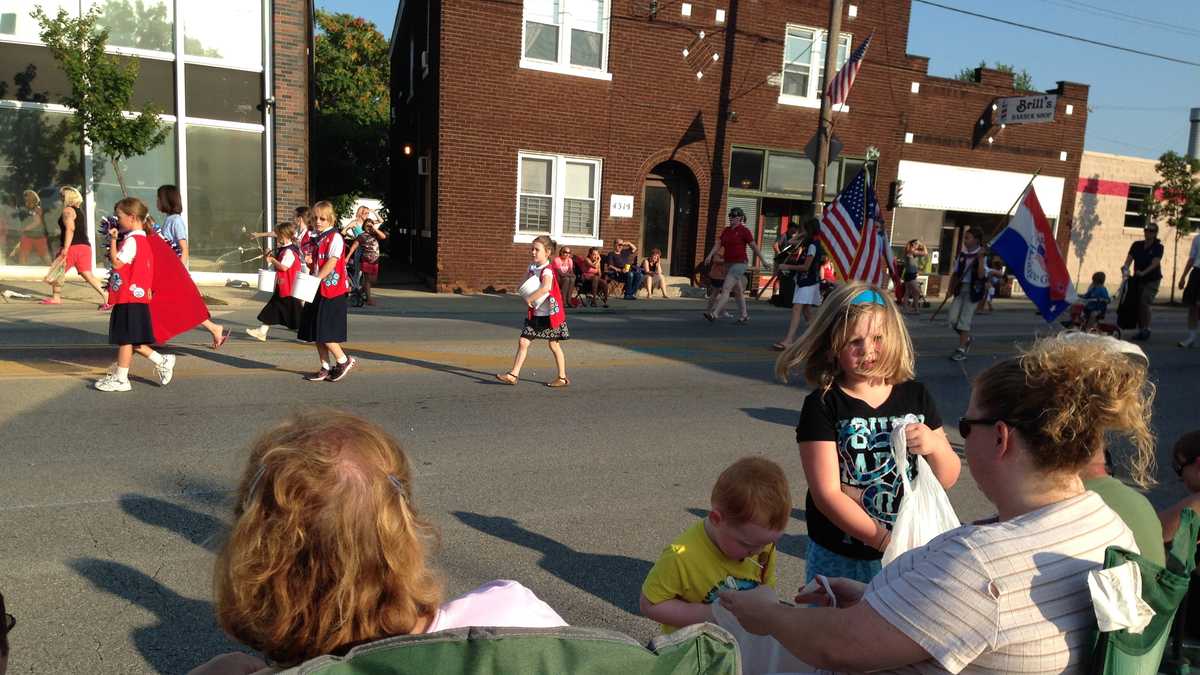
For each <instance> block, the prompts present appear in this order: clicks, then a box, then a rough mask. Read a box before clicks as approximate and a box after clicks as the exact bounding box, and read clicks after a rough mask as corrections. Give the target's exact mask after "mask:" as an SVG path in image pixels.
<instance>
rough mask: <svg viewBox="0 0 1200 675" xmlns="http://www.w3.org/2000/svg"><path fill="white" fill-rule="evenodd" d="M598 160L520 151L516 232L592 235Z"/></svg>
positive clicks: (597, 193) (595, 225)
mask: <svg viewBox="0 0 1200 675" xmlns="http://www.w3.org/2000/svg"><path fill="white" fill-rule="evenodd" d="M599 228H600V160H597V159H585V158H582V157H567V156H564V155H543V154H535V153H521V154H520V155H519V157H518V160H517V234H518V235H522V234H527V235H535V234H549V235H552V236H555V237H562V236H565V237H586V238H592V239H594V238H596V237H597V236H598V233H599Z"/></svg>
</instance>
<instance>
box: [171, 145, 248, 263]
mask: <svg viewBox="0 0 1200 675" xmlns="http://www.w3.org/2000/svg"><path fill="white" fill-rule="evenodd" d="M262 142H263V137H262V133H261V132H257V131H241V130H237V129H221V128H217V127H207V126H198V125H195V124H191V123H189V124H188V127H187V181H188V185H187V188H188V194H187V200H188V206H187V209H188V210H187V213H188V226H189V235H190V236H191V240H190V241H191V244H190V246H191V251H190V253H191V269H192V271H194V272H243V273H248V272H253V271H254V270H256V269H258V267H259V265H260V264H261V260H260V259H259V256H260V255H261V253H260V250H259V248H258V245H257V244H255V243H254V242H253V241H252V240H251V239H250V236H249V235H250V233H251V232H261V231H262V230H263V148H262Z"/></svg>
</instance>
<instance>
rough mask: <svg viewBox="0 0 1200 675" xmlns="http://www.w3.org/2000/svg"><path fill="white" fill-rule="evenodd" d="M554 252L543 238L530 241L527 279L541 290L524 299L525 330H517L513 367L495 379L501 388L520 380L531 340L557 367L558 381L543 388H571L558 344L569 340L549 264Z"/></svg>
mask: <svg viewBox="0 0 1200 675" xmlns="http://www.w3.org/2000/svg"><path fill="white" fill-rule="evenodd" d="M554 250H555V246H554V241H553V240H552V239H550V237H548V236H546V235H542V236H540V237H538V238H536V239H534V240H533V243H532V244H531V245H530V247H529V254H530V255H531V256H532V257H533V264H531V265H530V266H529V273H528V274H527V275H526V277H525V278H526V279H528V278H529V277H538V278H539V279H541V281H542V285H541V287H539V288H538V289H537V290H536V291H534V293H533V295H531V296H529V297H528V298H526V300H525V303H526V304H527V305H528V306H529V311H528V313H527V314H526V316H525V327H524V328H523V329H522V330H521V339H520V340H519V341H518V342H517V357H516V359H515V360H514V361H513V367H512V369H511V370H509V371H508V372H507V373H504V374H499V375H496V379H498V380H500V381H501V382H503V383H505V384H516V383H517V382H518V381H519V380H520V379H521V366H522V365H524V363H525V357H526V356H528V355H529V345H530V343H532V342H533V341H534V340H546V342H547V343H548V344H549V345H550V353H552V354H554V365H555V366H557V367H558V377H556V378H554V380H553V381H550V382H547V383H546V386H547V387H556V388H557V387H565V386H567V385H569V384H571V380H569V379H568V378H567V357H566V356H564V355H563V350H562V345H560V344H559V342H561V341H562V340H568V339H570V337H571V335H570V333H569V332H568V331H567V312H566V305H565V304H564V303H563V297H562V291H560V290H559V288H558V275H557V274H555V273H554V267H553V266H552V265H551V264H550V255H551V251H554Z"/></svg>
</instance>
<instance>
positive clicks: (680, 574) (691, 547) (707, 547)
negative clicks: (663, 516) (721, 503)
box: [642, 520, 775, 633]
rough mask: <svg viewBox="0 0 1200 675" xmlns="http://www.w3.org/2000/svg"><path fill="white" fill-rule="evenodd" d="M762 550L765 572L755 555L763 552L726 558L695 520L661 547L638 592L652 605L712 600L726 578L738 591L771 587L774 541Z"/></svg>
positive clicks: (669, 628) (725, 586)
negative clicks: (667, 544)
mask: <svg viewBox="0 0 1200 675" xmlns="http://www.w3.org/2000/svg"><path fill="white" fill-rule="evenodd" d="M763 552H764V553H765V554H766V555H765V557H766V559H767V563H766V565H767V568H766V574H765V575H764V573H763V570H762V568H760V567H759V566H758V559H759V558H760V557H764V556H753V557H750V558H746V559H745V560H741V561H738V560H730V559H729V558H727V557H726V556H725V554H724V553H721V549H719V548H717V545H716V544H715V543H713V541H712V539H709V537H708V533H707V532H705V531H704V521H703V520H699V521H696V523H695V524H694V525H692V526H691V527H689V528H688V529H686V530H684V531H683V534H681V535H679V536H678V537H676V538H675V541H673V542H671V544H670V545H669V546H667V547H666V548H665V549H663V552H662V555H661V556H659V558H658V562H656V563H654V567H653V568H652V569H651V570H650V573H649V574H647V575H646V580H645V581H644V582H642V595H645V596H646V599H647V600H649V601H650V602H652V603H654V604H656V605H657V604H658V603H660V602H666V601H667V600H672V599H675V598H679V599H680V600H683V601H685V602H702V603H704V604H710V603H713V602H715V601H716V599H717V593H718V592H719V591H723V590H726V589H728V588H729V585H728V582H727V580H728V579H732V581H733V583H734V584H736V588H737V590H741V591H745V590H749V589H751V588H756V587H757V586H758V585H759V584H760V583H766V584H767V585H768V586H770V587H772V588H774V587H775V545H774V544H769V545H768V546H767V547H766V548H765V549H763ZM764 580H765V581H764ZM662 629H663V633H672V632H674V631H675V629H676V627H675V626H668V625H666V624H662Z"/></svg>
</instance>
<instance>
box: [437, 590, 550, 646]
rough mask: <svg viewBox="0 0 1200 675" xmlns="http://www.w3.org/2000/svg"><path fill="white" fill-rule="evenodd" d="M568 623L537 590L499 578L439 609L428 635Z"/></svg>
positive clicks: (544, 626)
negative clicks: (448, 631)
mask: <svg viewBox="0 0 1200 675" xmlns="http://www.w3.org/2000/svg"><path fill="white" fill-rule="evenodd" d="M566 625H567V622H566V621H563V618H562V617H561V616H559V615H558V612H555V611H554V610H553V609H551V608H550V605H547V604H546V603H544V602H542V601H541V600H539V599H538V597H537V596H536V595H534V594H533V591H531V590H529V589H528V588H525V587H524V586H522V585H521V584H519V583H517V582H515V581H508V580H506V579H498V580H496V581H491V582H488V583H486V584H484V585H482V586H480V587H479V588H476V589H475V590H473V591H471V592H470V593H467V594H466V595H464V596H462V597H460V598H457V599H454V600H451V601H449V602H447V603H446V604H444V605H442V606H441V608H439V609H438V613H437V616H436V617H434V619H433V623H432V624H431V625H430V626H429V630H428V632H430V633H434V632H436V631H439V630H447V629H450V628H466V627H468V626H499V627H506V628H559V627H562V626H566Z"/></svg>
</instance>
